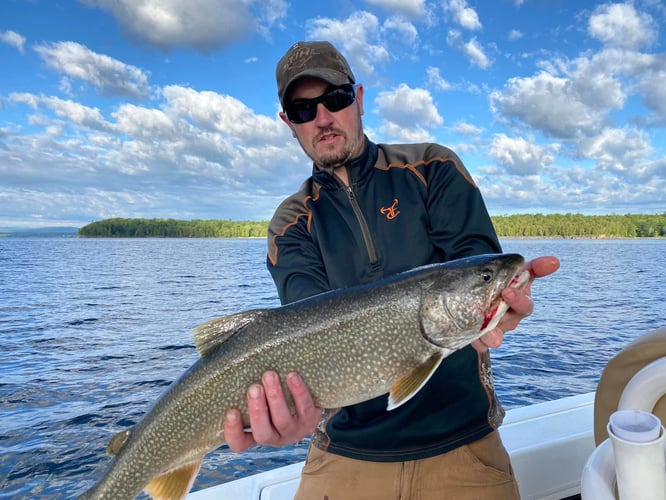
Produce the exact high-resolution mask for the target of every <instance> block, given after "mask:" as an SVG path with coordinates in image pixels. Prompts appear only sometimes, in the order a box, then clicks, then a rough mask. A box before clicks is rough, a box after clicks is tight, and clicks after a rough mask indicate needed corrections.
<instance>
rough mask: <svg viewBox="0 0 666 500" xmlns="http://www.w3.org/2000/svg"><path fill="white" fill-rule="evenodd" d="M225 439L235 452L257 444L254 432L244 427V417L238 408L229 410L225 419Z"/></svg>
mask: <svg viewBox="0 0 666 500" xmlns="http://www.w3.org/2000/svg"><path fill="white" fill-rule="evenodd" d="M224 441H225V442H226V443H227V445H228V446H229V448H231V450H232V451H235V452H237V453H238V452H241V451H243V450H246V449H248V448H249V447H250V446H253V445H254V444H255V441H254V438H253V437H252V433H250V432H245V430H244V429H243V419H242V417H241V414H240V412H239V411H238V410H229V411H228V412H227V414H226V415H225V419H224Z"/></svg>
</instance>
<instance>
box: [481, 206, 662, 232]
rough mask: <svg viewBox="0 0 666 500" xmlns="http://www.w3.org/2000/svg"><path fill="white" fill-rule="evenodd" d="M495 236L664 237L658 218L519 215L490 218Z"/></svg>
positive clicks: (652, 216)
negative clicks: (495, 232)
mask: <svg viewBox="0 0 666 500" xmlns="http://www.w3.org/2000/svg"><path fill="white" fill-rule="evenodd" d="M492 220H493V224H494V225H495V231H497V234H498V236H500V237H501V236H504V237H541V238H654V237H664V236H666V212H664V213H663V214H660V215H644V214H626V215H582V214H570V213H569V214H548V215H543V214H518V215H504V216H498V217H492Z"/></svg>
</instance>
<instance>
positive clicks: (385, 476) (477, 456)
mask: <svg viewBox="0 0 666 500" xmlns="http://www.w3.org/2000/svg"><path fill="white" fill-rule="evenodd" d="M435 499H436V500H448V499H452V500H485V499H487V500H516V499H520V494H519V493H518V484H517V483H516V480H515V477H514V475H513V471H512V469H511V462H510V460H509V455H508V453H507V452H506V450H505V449H504V445H503V444H502V441H501V439H500V436H499V433H498V432H497V431H495V432H492V433H490V434H489V435H487V436H485V437H484V438H482V439H480V440H478V441H476V442H474V443H471V444H469V445H466V446H461V447H460V448H457V449H455V450H453V451H450V452H449V453H445V454H443V455H439V456H436V457H431V458H426V459H423V460H412V461H408V462H388V463H385V462H367V461H363V460H354V459H351V458H346V457H341V456H339V455H333V454H331V453H327V452H325V451H321V450H319V449H318V448H315V447H314V446H311V447H310V450H309V452H308V457H307V459H306V461H305V466H304V467H303V472H302V475H301V483H300V486H299V488H298V491H297V492H296V496H295V497H294V500H435Z"/></svg>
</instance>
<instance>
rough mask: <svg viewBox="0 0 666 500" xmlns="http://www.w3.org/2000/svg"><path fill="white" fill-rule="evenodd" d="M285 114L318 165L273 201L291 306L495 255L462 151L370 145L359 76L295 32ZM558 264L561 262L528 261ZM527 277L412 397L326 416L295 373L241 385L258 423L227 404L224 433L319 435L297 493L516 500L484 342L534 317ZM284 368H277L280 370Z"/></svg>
mask: <svg viewBox="0 0 666 500" xmlns="http://www.w3.org/2000/svg"><path fill="white" fill-rule="evenodd" d="M276 78H277V84H278V96H279V98H280V102H281V104H282V107H283V110H284V111H283V112H281V113H280V117H281V119H282V120H283V121H284V122H285V123H286V124H287V126H289V128H290V129H291V132H292V135H293V136H294V137H295V138H296V139H297V140H298V142H299V143H300V145H301V147H302V149H303V151H304V152H305V153H306V154H307V155H308V156H309V157H310V158H311V159H312V160H313V163H314V168H313V173H312V177H310V178H309V179H308V180H307V181H306V182H305V183H304V184H303V185H302V186H301V188H300V190H299V191H298V192H297V193H296V194H294V195H292V196H291V197H289V198H288V199H287V200H285V201H284V202H283V203H282V204H281V205H280V207H279V208H278V209H277V211H276V213H275V215H274V216H273V219H272V221H271V223H270V227H269V239H268V245H269V248H268V269H269V271H270V272H271V275H272V277H273V279H274V280H275V283H276V286H277V289H278V293H279V296H280V300H281V301H282V303H283V304H284V303H289V302H293V301H295V300H299V299H303V298H305V297H309V296H312V295H314V294H317V293H321V292H325V291H327V290H331V289H336V288H343V287H349V286H353V285H358V284H361V283H367V282H371V281H375V280H377V279H380V278H383V277H386V276H390V275H393V274H395V273H398V272H401V271H405V270H407V269H411V268H414V267H417V266H420V265H424V264H429V263H433V262H441V261H446V260H452V259H456V258H461V257H465V256H470V255H475V254H483V253H498V252H501V248H500V245H499V242H498V240H497V236H496V234H495V231H494V229H493V226H492V223H491V221H490V217H489V216H488V213H487V211H486V208H485V205H484V202H483V200H482V197H481V194H480V192H479V190H478V188H477V186H476V185H475V184H474V181H473V180H472V178H471V176H470V175H469V173H468V172H467V170H466V169H465V167H464V166H463V164H462V162H461V161H460V159H459V158H458V157H457V156H456V155H455V154H454V153H453V152H452V151H450V150H449V149H447V148H444V147H442V146H439V145H436V144H413V145H378V144H374V143H373V142H371V141H370V140H369V139H368V138H367V137H366V136H365V135H364V132H363V126H362V122H361V116H362V115H363V111H364V109H363V86H362V85H360V84H356V80H355V77H354V74H353V73H352V71H351V68H350V67H349V65H348V63H347V61H346V60H345V58H344V57H343V56H342V55H341V54H340V53H339V52H338V51H337V50H336V49H335V48H334V47H333V46H332V45H331V44H330V43H328V42H299V43H297V44H295V45H294V46H292V47H291V48H290V49H289V50H288V51H287V53H286V54H285V55H284V57H283V58H282V59H281V60H280V61H279V63H278V65H277V70H276ZM528 265H529V266H530V268H531V272H532V275H533V276H535V277H540V276H545V275H547V274H550V273H552V272H554V271H555V270H556V269H557V267H558V266H559V263H558V261H557V259H555V258H552V257H551V258H547V257H542V258H539V259H535V260H534V261H532V262H530V263H529V264H528ZM529 293H530V286H529V285H528V286H527V287H526V288H524V289H523V290H522V291H520V290H515V289H507V290H504V292H503V297H504V299H505V301H506V302H507V304H508V305H509V306H510V307H511V309H510V311H509V312H508V313H507V315H506V316H505V317H504V318H503V320H502V321H501V322H500V325H499V326H498V327H497V328H495V329H494V330H493V331H491V332H490V333H488V334H487V335H485V336H484V337H482V338H481V339H479V340H477V341H476V342H475V343H474V344H473V346H467V347H465V348H463V349H461V350H459V351H457V352H455V353H454V354H452V355H451V356H449V357H448V358H447V359H446V360H445V361H444V362H443V363H442V365H441V366H440V367H439V369H438V370H437V372H436V373H435V375H434V376H433V377H432V379H431V380H430V381H429V382H428V383H427V384H426V385H425V386H424V387H423V388H422V390H421V391H420V392H419V393H418V394H417V395H416V396H415V397H414V398H413V399H412V400H411V401H409V402H408V403H407V404H405V405H403V406H401V407H399V408H397V409H395V410H392V411H387V410H386V401H385V398H377V399H374V400H371V401H367V402H364V403H361V404H358V405H354V406H351V407H347V408H342V409H341V410H340V411H338V412H331V414H326V415H325V416H324V417H323V418H322V409H321V408H317V407H316V406H315V405H314V403H313V401H312V398H311V396H310V393H309V391H308V389H307V387H306V386H305V385H304V383H303V381H302V379H301V378H300V377H299V376H298V374H296V373H290V374H288V375H287V378H286V385H287V388H288V389H289V391H290V392H291V393H292V395H293V398H294V403H295V413H294V414H293V415H292V414H291V412H290V410H289V409H288V407H287V405H286V402H285V399H284V394H283V392H282V387H281V385H280V382H279V378H278V375H277V374H276V373H272V372H269V373H266V374H264V377H263V379H262V383H261V384H255V385H253V386H251V387H250V388H249V389H248V406H249V410H248V411H249V416H250V421H251V428H252V433H244V432H243V429H242V424H241V421H240V415H239V413H238V412H237V411H235V410H232V411H230V412H229V413H228V414H227V417H226V420H225V426H224V435H225V440H226V442H227V443H228V444H229V446H230V447H231V449H232V450H235V451H240V450H243V449H246V448H247V447H249V446H252V445H253V444H255V443H260V444H264V445H273V446H283V445H285V444H289V443H294V442H297V441H298V440H300V439H302V438H303V437H305V436H307V435H308V434H313V436H312V440H311V446H310V450H309V452H308V458H307V460H306V465H305V467H304V469H303V475H302V478H301V483H300V486H299V490H298V492H297V495H296V498H297V499H298V500H314V499H316V500H323V499H328V500H336V499H341V500H353V499H359V500H360V499H362V500H372V499H378V500H379V499H381V500H387V499H393V498H395V499H402V500H405V499H419V500H426V499H435V498H436V499H441V498H451V499H456V500H457V499H465V498H470V499H471V498H475V499H479V498H481V499H482V498H488V499H493V500H497V499H514V498H519V494H518V488H517V485H516V482H515V479H514V476H513V473H512V470H511V465H510V462H509V457H508V454H507V453H506V451H505V450H504V447H503V445H502V443H501V440H500V437H499V433H498V432H497V427H498V426H499V424H500V423H501V420H502V417H503V411H502V409H501V406H500V404H499V402H498V400H497V398H496V396H495V391H494V388H493V384H492V374H491V371H490V358H489V354H488V348H489V347H498V346H499V345H500V343H501V342H502V339H503V335H504V332H505V331H507V330H511V329H513V328H515V327H516V326H517V324H518V322H519V321H520V320H521V319H522V318H524V317H526V316H527V315H529V314H531V312H532V308H533V304H532V300H531V298H530V296H529ZM283 375H284V374H283Z"/></svg>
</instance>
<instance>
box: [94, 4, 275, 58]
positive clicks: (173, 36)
mask: <svg viewBox="0 0 666 500" xmlns="http://www.w3.org/2000/svg"><path fill="white" fill-rule="evenodd" d="M84 3H85V4H87V5H89V6H95V7H100V8H101V9H103V10H106V11H108V12H110V13H111V14H112V15H113V16H114V17H115V18H116V19H117V20H118V22H119V23H120V24H121V25H122V26H123V28H124V29H125V30H126V31H127V33H128V34H129V35H130V36H132V37H133V38H134V39H136V40H141V41H143V42H145V43H148V44H150V45H154V46H156V47H159V48H161V49H163V50H168V49H172V48H175V47H190V48H193V49H195V50H199V51H201V52H210V51H212V50H214V49H219V48H224V47H227V46H229V45H231V44H232V43H234V42H237V41H239V40H241V39H243V38H245V37H246V36H247V35H249V34H250V33H253V32H255V31H262V30H264V31H265V29H266V28H267V27H270V26H272V25H274V24H277V23H279V22H280V21H281V20H282V19H283V18H284V17H285V16H286V11H287V4H286V2H285V0H270V1H259V0H254V1H253V0H250V1H245V0H191V1H189V2H182V1H180V0H84Z"/></svg>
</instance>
